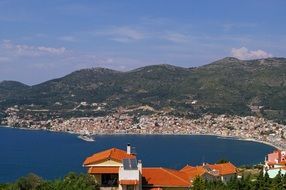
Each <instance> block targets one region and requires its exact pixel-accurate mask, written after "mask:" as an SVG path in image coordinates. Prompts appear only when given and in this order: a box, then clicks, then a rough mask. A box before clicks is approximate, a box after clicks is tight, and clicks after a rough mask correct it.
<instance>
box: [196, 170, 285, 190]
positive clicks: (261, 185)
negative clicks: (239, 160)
mask: <svg viewBox="0 0 286 190" xmlns="http://www.w3.org/2000/svg"><path fill="white" fill-rule="evenodd" d="M191 189H192V190H283V189H286V175H284V176H282V175H281V173H279V174H278V175H277V176H276V177H275V178H273V179H270V178H269V176H268V175H267V174H266V175H263V172H262V171H261V172H260V174H259V175H258V176H250V175H248V176H242V178H237V177H234V178H231V179H230V180H229V181H228V182H226V183H222V182H221V181H206V180H204V179H202V178H196V179H195V180H194V182H193V187H192V188H191Z"/></svg>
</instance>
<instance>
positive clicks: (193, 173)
mask: <svg viewBox="0 0 286 190" xmlns="http://www.w3.org/2000/svg"><path fill="white" fill-rule="evenodd" d="M206 167H209V168H210V169H212V170H214V171H217V172H218V174H219V175H228V174H235V173H237V169H236V167H235V166H234V165H233V164H232V163H230V162H228V163H222V164H206V165H205V166H195V167H193V166H189V165H186V166H185V167H184V168H182V169H181V170H180V171H181V172H185V173H186V174H187V175H188V177H189V179H194V178H196V177H198V176H201V175H203V174H204V173H208V171H207V169H206Z"/></svg>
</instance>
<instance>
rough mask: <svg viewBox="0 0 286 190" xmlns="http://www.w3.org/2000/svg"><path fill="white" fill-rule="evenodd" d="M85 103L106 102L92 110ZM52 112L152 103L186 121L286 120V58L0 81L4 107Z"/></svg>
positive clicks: (67, 113)
mask: <svg viewBox="0 0 286 190" xmlns="http://www.w3.org/2000/svg"><path fill="white" fill-rule="evenodd" d="M81 102H86V103H87V104H89V105H90V104H92V103H99V104H100V103H105V104H106V106H105V109H104V110H102V111H97V112H94V111H92V109H91V108H90V107H88V106H85V107H84V108H82V109H81V111H80V112H79V111H71V110H74V107H76V106H78V105H79V104H80V103H81ZM14 105H18V106H19V107H20V108H23V110H25V108H29V107H30V106H31V105H33V107H34V108H35V109H36V108H37V109H48V110H49V113H47V114H50V113H53V114H52V115H58V116H61V117H71V116H88V115H98V114H99V115H102V114H107V113H110V112H112V111H114V110H115V109H117V108H119V107H136V106H140V105H149V106H151V107H153V108H154V109H155V110H166V111H168V112H170V114H177V115H183V116H188V117H196V116H200V115H201V114H203V113H217V114H237V115H260V116H263V117H266V118H268V119H273V120H276V121H279V122H286V112H285V111H286V59H285V58H269V59H261V60H250V61H242V60H238V59H236V58H231V57H227V58H224V59H221V60H218V61H216V62H213V63H211V64H208V65H205V66H201V67H197V68H181V67H176V66H172V65H154V66H146V67H143V68H139V69H135V70H132V71H129V72H119V71H113V70H110V69H104V68H93V69H83V70H79V71H75V72H73V73H71V74H69V75H67V76H65V77H63V78H59V79H54V80H50V81H47V82H44V83H41V84H38V85H35V86H26V85H24V84H21V83H18V82H2V83H0V108H1V110H2V112H3V111H4V110H5V109H6V108H8V107H11V106H14Z"/></svg>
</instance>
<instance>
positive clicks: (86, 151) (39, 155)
mask: <svg viewBox="0 0 286 190" xmlns="http://www.w3.org/2000/svg"><path fill="white" fill-rule="evenodd" d="M127 143H131V145H132V146H135V147H136V152H137V155H138V159H141V160H142V162H143V166H163V167H170V168H177V169H179V168H181V167H183V166H184V165H186V164H190V165H199V164H201V163H202V162H210V163H212V162H216V161H218V160H220V159H226V160H230V161H231V162H233V163H234V164H236V165H250V164H256V163H259V162H262V161H263V160H264V157H265V155H266V154H267V153H268V152H270V151H272V150H273V149H274V148H273V147H271V146H268V145H265V144H261V143H256V142H249V141H240V140H234V139H222V138H218V137H215V136H182V135H178V136H159V135H152V136H142V135H141V136H140V135H111V136H110V135H109V136H108V135H104V136H97V137H96V141H95V142H85V141H83V140H81V139H79V138H77V137H76V136H75V135H71V134H66V133H54V132H48V131H31V130H21V129H15V128H5V127H0V182H9V181H13V180H15V179H17V178H18V177H20V176H23V175H26V174H27V173H30V172H33V173H36V174H38V175H40V176H42V177H44V178H46V179H54V178H58V177H61V176H63V175H65V174H67V173H68V172H70V171H76V172H85V170H84V168H82V162H83V161H84V159H85V158H86V157H87V156H90V155H92V154H93V153H95V152H98V151H101V150H104V149H108V148H111V147H117V148H121V149H124V150H125V149H126V144H127Z"/></svg>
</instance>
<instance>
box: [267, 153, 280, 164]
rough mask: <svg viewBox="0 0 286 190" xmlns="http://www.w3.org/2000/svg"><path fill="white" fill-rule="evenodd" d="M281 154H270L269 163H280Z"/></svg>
mask: <svg viewBox="0 0 286 190" xmlns="http://www.w3.org/2000/svg"><path fill="white" fill-rule="evenodd" d="M279 154H280V153H279V152H273V153H270V154H268V159H267V161H268V162H272V163H276V162H278V161H279V157H280V156H279Z"/></svg>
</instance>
